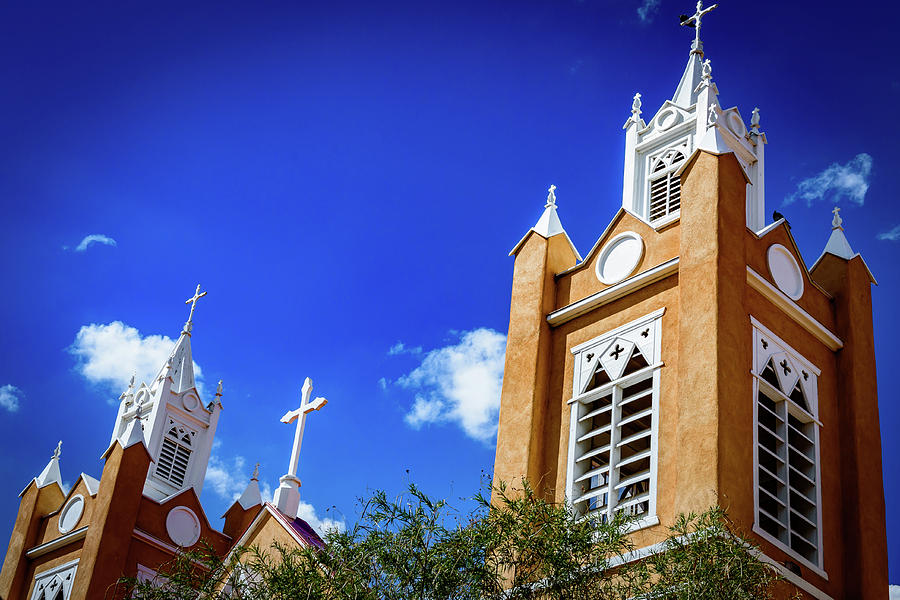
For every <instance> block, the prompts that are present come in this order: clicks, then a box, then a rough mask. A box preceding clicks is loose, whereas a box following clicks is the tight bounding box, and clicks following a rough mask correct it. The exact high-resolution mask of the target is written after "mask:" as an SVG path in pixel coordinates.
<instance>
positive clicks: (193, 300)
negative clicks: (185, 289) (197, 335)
mask: <svg viewBox="0 0 900 600" xmlns="http://www.w3.org/2000/svg"><path fill="white" fill-rule="evenodd" d="M205 295H206V292H203V293H202V294H201V293H200V284H199V283H198V284H197V291H196V292H194V295H193V296H192V297H191V298H188V299H187V300H185V301H184V303H185V304H190V305H191V314H189V315H188V320H187V323H185V326H184V328H185V330H186V331H187V332H190V331H191V323H192V322H193V320H194V309H195V308H196V307H197V300H199V299H200V298H202V297H203V296H205Z"/></svg>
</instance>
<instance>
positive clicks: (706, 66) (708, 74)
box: [702, 58, 712, 83]
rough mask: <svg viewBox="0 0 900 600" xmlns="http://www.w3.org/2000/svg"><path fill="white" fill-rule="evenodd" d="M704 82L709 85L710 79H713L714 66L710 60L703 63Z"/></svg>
mask: <svg viewBox="0 0 900 600" xmlns="http://www.w3.org/2000/svg"><path fill="white" fill-rule="evenodd" d="M702 77H703V81H705V82H707V83H709V81H710V79H712V64H711V63H710V62H709V59H708V58H707V59H706V60H704V61H703V73H702Z"/></svg>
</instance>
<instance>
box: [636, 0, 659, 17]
mask: <svg viewBox="0 0 900 600" xmlns="http://www.w3.org/2000/svg"><path fill="white" fill-rule="evenodd" d="M659 3H660V0H641V5H640V6H638V9H637V14H638V17H639V18H640V19H641V21H643V22H644V23H647V22H648V21H652V20H653V15H655V14H656V10H657V9H658V8H659Z"/></svg>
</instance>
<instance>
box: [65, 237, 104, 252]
mask: <svg viewBox="0 0 900 600" xmlns="http://www.w3.org/2000/svg"><path fill="white" fill-rule="evenodd" d="M91 244H103V245H105V246H115V245H116V240H114V239H112V238H111V237H109V236H108V235H103V234H102V233H92V234H90V235H86V236H84V238H83V239H82V240H81V241H80V242H79V243H78V245H77V246H75V252H84V251H85V250H87V249H88V248H89V247H90V246H91ZM63 248H64V249H66V250H68V246H63Z"/></svg>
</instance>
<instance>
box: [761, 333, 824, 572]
mask: <svg viewBox="0 0 900 600" xmlns="http://www.w3.org/2000/svg"><path fill="white" fill-rule="evenodd" d="M751 319H752V317H751ZM752 321H753V338H754V339H753V347H754V351H753V354H754V356H753V399H754V403H753V404H754V435H755V438H756V443H755V446H756V450H755V465H754V479H755V486H754V487H755V501H756V520H755V523H754V527H753V528H754V531H756V532H757V533H758V534H760V535H761V536H763V537H764V538H766V539H768V540H769V541H771V542H772V543H774V544H776V545H777V546H779V547H780V548H781V549H783V550H785V551H786V552H788V553H789V554H791V555H793V556H795V557H796V558H798V559H800V561H801V562H802V563H803V564H805V565H806V566H808V567H811V568H813V569H814V570H815V571H817V572H819V573H820V574H821V573H822V572H821V568H822V552H821V548H822V517H821V492H820V489H819V483H818V482H819V421H818V394H817V381H818V376H819V370H818V369H817V368H816V367H815V366H813V365H812V364H811V363H810V362H809V361H807V360H806V359H805V358H803V357H802V356H801V355H800V354H798V353H797V352H796V351H795V350H793V349H792V348H791V347H790V346H788V345H787V344H786V343H785V342H784V341H782V340H781V339H779V338H778V337H777V336H775V335H774V334H773V333H772V332H771V331H769V330H768V329H766V328H765V327H764V326H763V325H762V324H761V323H759V322H758V321H757V320H756V319H752Z"/></svg>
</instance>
